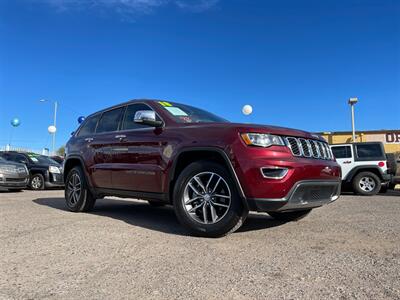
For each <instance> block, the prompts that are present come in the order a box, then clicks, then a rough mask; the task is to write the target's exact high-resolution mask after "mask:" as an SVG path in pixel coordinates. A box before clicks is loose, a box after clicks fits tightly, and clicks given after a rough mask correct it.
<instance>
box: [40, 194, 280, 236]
mask: <svg viewBox="0 0 400 300" xmlns="http://www.w3.org/2000/svg"><path fill="white" fill-rule="evenodd" d="M33 202H34V203H37V204H39V205H44V206H48V207H51V208H54V209H59V210H64V211H68V209H67V208H66V206H65V204H64V198H38V199H35V200H33ZM71 213H72V212H71ZM90 214H93V215H98V216H103V217H108V218H113V219H116V220H120V221H124V222H126V223H128V224H131V225H134V226H140V227H143V228H146V229H150V230H155V231H160V232H165V233H169V234H176V235H188V232H187V231H186V230H185V229H184V228H183V226H182V225H181V224H180V223H179V222H178V220H177V218H176V216H175V213H174V210H173V208H172V207H171V206H164V207H152V206H150V205H149V204H148V203H147V202H144V201H131V202H130V201H126V200H115V199H99V200H97V201H96V205H95V207H94V209H93V211H91V212H90ZM283 224H284V223H282V222H279V221H275V220H273V219H272V218H271V217H269V216H268V215H266V214H250V215H249V216H248V218H247V220H246V222H245V223H244V224H243V226H242V227H241V228H240V229H239V230H238V231H237V232H246V231H254V230H262V229H267V228H271V227H275V226H279V225H283Z"/></svg>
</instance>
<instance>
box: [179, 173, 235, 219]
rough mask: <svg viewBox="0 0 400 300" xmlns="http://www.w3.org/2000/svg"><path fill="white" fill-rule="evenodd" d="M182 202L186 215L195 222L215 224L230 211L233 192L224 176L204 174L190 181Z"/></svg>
mask: <svg viewBox="0 0 400 300" xmlns="http://www.w3.org/2000/svg"><path fill="white" fill-rule="evenodd" d="M182 201H183V207H184V208H185V210H186V213H187V214H188V215H189V216H190V217H191V218H192V219H193V220H195V221H196V222H199V223H202V224H215V223H217V222H218V221H220V220H221V219H222V218H223V217H224V216H225V215H226V213H227V212H228V210H229V207H230V205H231V191H230V189H229V186H228V184H227V182H226V181H225V179H224V178H222V176H220V175H218V174H216V173H213V172H202V173H199V174H197V175H195V176H193V177H192V178H191V179H190V180H189V181H188V183H187V184H186V186H185V190H184V193H183V197H182Z"/></svg>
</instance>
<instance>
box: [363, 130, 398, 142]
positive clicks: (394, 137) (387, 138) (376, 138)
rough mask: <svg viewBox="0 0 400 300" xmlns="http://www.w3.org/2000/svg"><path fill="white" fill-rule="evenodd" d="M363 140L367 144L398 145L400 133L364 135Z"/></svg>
mask: <svg viewBox="0 0 400 300" xmlns="http://www.w3.org/2000/svg"><path fill="white" fill-rule="evenodd" d="M365 140H366V141H367V142H382V143H384V144H400V132H386V133H380V134H366V135H365Z"/></svg>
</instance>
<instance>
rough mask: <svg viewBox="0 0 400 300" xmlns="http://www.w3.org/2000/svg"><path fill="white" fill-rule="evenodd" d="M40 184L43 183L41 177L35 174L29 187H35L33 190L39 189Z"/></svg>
mask: <svg viewBox="0 0 400 300" xmlns="http://www.w3.org/2000/svg"><path fill="white" fill-rule="evenodd" d="M42 184H43V182H42V179H41V178H40V177H39V176H35V177H33V178H32V181H31V187H32V188H33V189H35V190H38V189H40V188H41V186H42Z"/></svg>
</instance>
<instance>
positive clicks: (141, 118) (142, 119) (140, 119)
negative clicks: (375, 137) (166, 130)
mask: <svg viewBox="0 0 400 300" xmlns="http://www.w3.org/2000/svg"><path fill="white" fill-rule="evenodd" d="M134 122H135V123H138V124H144V125H149V126H153V127H161V126H163V122H162V121H158V120H157V119H156V113H155V112H154V111H152V110H138V111H137V112H136V113H135V119H134Z"/></svg>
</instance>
